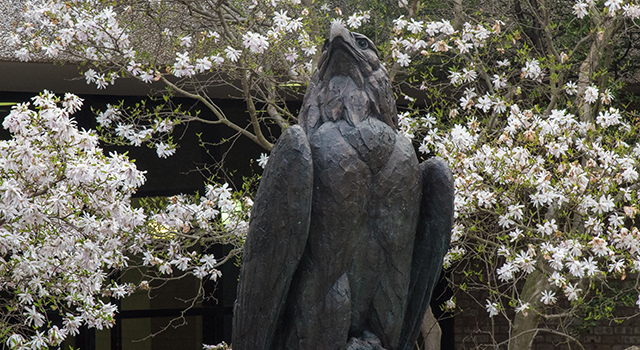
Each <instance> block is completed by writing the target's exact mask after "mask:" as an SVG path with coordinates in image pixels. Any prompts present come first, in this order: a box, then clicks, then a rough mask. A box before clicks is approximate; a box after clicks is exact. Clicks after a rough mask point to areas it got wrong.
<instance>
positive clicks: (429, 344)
mask: <svg viewBox="0 0 640 350" xmlns="http://www.w3.org/2000/svg"><path fill="white" fill-rule="evenodd" d="M420 336H421V337H422V339H424V345H423V346H422V348H421V349H420V350H440V338H441V337H442V330H441V329H440V325H439V324H438V320H436V318H435V316H433V312H431V306H429V308H428V309H427V312H426V313H425V314H424V319H423V320H422V327H420Z"/></svg>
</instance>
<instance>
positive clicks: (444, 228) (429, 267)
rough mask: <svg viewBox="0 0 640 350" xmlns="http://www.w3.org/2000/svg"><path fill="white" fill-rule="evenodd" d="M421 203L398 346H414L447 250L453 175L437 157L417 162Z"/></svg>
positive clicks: (451, 212)
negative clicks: (407, 297)
mask: <svg viewBox="0 0 640 350" xmlns="http://www.w3.org/2000/svg"><path fill="white" fill-rule="evenodd" d="M420 167H421V171H422V202H421V203H420V219H419V222H418V229H417V232H416V240H415V245H414V249H413V259H412V263H411V280H410V283H409V293H408V296H409V299H408V303H407V312H406V314H405V319H404V326H403V329H402V333H403V335H402V336H401V338H400V339H401V344H400V347H399V348H398V349H400V350H411V349H413V347H414V344H415V342H416V339H417V338H418V334H419V332H420V326H421V325H422V320H423V318H424V314H425V312H426V310H427V307H429V302H430V300H431V293H432V292H433V288H434V287H435V284H436V282H437V281H438V279H439V278H440V272H441V271H442V260H443V258H444V256H445V254H446V253H447V250H448V249H449V243H450V241H451V226H452V223H453V209H454V204H453V202H454V191H453V175H452V174H451V170H449V166H448V165H447V163H446V162H445V161H444V160H443V159H442V158H439V157H434V158H430V159H428V160H427V161H425V162H424V163H422V164H421V165H420Z"/></svg>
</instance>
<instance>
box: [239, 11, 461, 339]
mask: <svg viewBox="0 0 640 350" xmlns="http://www.w3.org/2000/svg"><path fill="white" fill-rule="evenodd" d="M397 129H398V119H397V110H396V105H395V98H394V94H393V92H392V89H391V83H390V79H389V75H388V74H387V71H386V69H385V68H384V66H383V65H382V63H381V62H380V60H379V58H378V53H377V49H376V47H375V46H374V44H373V43H372V42H371V40H369V39H368V38H367V37H366V36H364V35H361V34H358V33H351V32H349V31H348V30H347V29H346V28H344V27H343V26H342V25H341V24H339V23H334V24H332V26H331V33H330V36H329V39H328V40H327V41H326V42H325V44H324V47H323V52H322V56H321V58H320V61H319V63H318V69H317V70H316V72H314V74H313V77H312V79H311V81H310V83H309V86H308V88H307V92H306V94H305V97H304V101H303V105H302V109H301V112H300V116H299V125H294V126H291V127H289V128H287V130H286V131H285V132H284V133H283V135H282V136H281V137H280V139H279V140H278V142H277V143H276V145H275V146H274V148H273V150H272V152H271V155H270V157H269V161H268V163H267V165H266V169H265V171H264V174H263V176H262V180H261V182H260V186H259V188H258V192H257V195H256V198H255V201H254V202H255V204H254V207H253V211H252V215H251V221H250V224H249V231H248V234H247V239H246V242H245V248H244V255H243V263H242V267H241V272H240V280H239V284H238V293H237V300H236V302H235V305H234V318H233V339H232V346H233V349H234V350H280V349H290V350H298V349H300V350H302V349H305V350H306V349H308V350H325V349H326V350H345V349H346V350H356V349H362V350H364V349H380V350H383V349H386V350H410V349H412V348H413V346H414V344H415V341H416V339H417V337H418V333H419V331H420V326H421V324H422V320H423V317H424V314H425V312H426V309H427V307H428V305H429V301H430V298H431V293H432V290H433V287H434V285H435V282H436V281H437V279H438V278H439V276H440V272H441V268H442V261H443V258H444V255H445V253H446V252H447V249H448V246H449V241H450V236H451V225H452V220H453V201H454V194H453V178H452V175H451V172H450V170H449V167H448V165H447V164H446V163H445V162H444V161H443V160H442V159H440V158H437V157H433V158H430V159H428V160H427V161H425V162H423V163H422V164H419V163H418V159H417V157H416V154H415V151H414V148H413V146H412V144H411V142H410V141H409V140H408V139H407V138H406V137H405V136H403V135H402V134H401V133H399V132H398V131H397Z"/></svg>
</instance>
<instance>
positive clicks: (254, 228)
mask: <svg viewBox="0 0 640 350" xmlns="http://www.w3.org/2000/svg"><path fill="white" fill-rule="evenodd" d="M312 192H313V165H312V158H311V150H310V148H309V143H308V141H307V136H306V135H305V133H304V131H303V130H302V128H301V127H299V126H291V127H289V128H288V129H287V130H286V131H285V132H284V134H283V135H282V136H281V137H280V139H279V140H278V142H277V143H276V145H275V146H274V148H273V150H272V152H271V155H270V156H269V161H268V162H267V166H266V168H265V171H264V174H263V175H262V179H261V181H260V186H259V188H258V193H257V195H256V199H255V201H254V206H253V211H252V214H251V222H250V225H249V232H248V234H247V240H246V242H245V246H244V253H243V262H242V268H241V271H240V281H239V284H238V291H237V299H236V303H235V305H234V318H233V339H232V340H233V342H232V344H233V348H234V349H237V350H245V349H246V350H261V349H269V348H270V347H271V344H272V343H273V340H274V339H273V336H274V334H275V333H276V328H277V327H278V324H279V323H280V322H279V320H280V318H281V317H282V313H283V311H284V306H285V302H286V300H287V294H288V291H289V287H290V285H291V279H292V277H293V274H294V272H295V270H296V268H297V266H298V263H299V262H300V258H301V257H302V253H303V252H304V249H305V245H306V242H307V237H308V235H309V221H310V213H311V197H312Z"/></svg>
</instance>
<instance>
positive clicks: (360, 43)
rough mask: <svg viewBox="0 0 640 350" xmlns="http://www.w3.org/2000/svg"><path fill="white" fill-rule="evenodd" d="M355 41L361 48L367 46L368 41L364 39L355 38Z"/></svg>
mask: <svg viewBox="0 0 640 350" xmlns="http://www.w3.org/2000/svg"><path fill="white" fill-rule="evenodd" d="M356 43H357V44H358V46H360V48H361V49H366V48H368V47H369V43H368V42H367V41H366V40H364V39H358V40H356Z"/></svg>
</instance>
